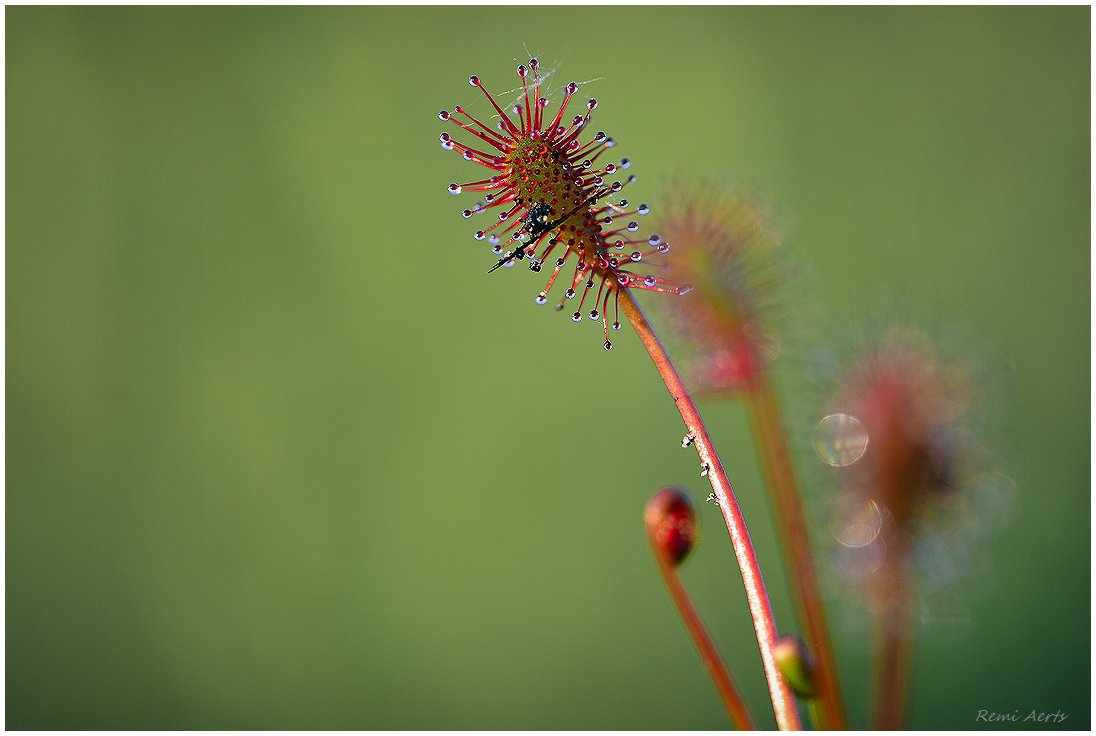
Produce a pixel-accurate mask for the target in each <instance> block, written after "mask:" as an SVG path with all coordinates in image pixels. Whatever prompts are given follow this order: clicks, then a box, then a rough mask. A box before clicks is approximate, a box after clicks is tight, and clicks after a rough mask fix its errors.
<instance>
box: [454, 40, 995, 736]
mask: <svg viewBox="0 0 1096 736" xmlns="http://www.w3.org/2000/svg"><path fill="white" fill-rule="evenodd" d="M516 71H517V76H518V78H519V80H520V91H519V93H518V96H517V99H516V101H514V102H513V103H512V104H511V103H509V102H508V101H504V102H502V103H500V101H499V99H500V97H501V96H500V95H492V93H491V92H490V91H489V90H488V88H487V82H486V81H485V80H483V79H481V78H480V77H479V76H477V75H473V76H470V77H469V78H468V83H469V84H470V85H471V86H472V87H473V88H475V89H476V90H478V91H479V92H480V93H482V96H483V98H484V99H485V100H486V103H487V105H488V106H489V111H488V113H487V114H486V115H480V116H477V115H473V114H472V113H470V112H467V111H466V110H465V108H464V107H463V106H459V105H458V106H455V107H453V108H452V109H451V110H442V111H441V112H440V113H439V115H438V117H439V118H440V119H441V120H442V121H443V122H445V123H449V124H450V125H452V126H455V128H451V129H449V130H445V131H443V132H442V133H441V134H440V136H439V138H440V141H441V146H442V148H443V149H445V150H447V151H453V152H455V153H457V154H458V155H460V156H461V157H463V158H464V159H465V160H466V161H468V162H470V163H472V164H475V165H476V166H477V167H478V168H479V171H480V172H481V176H483V175H484V174H486V176H484V178H475V179H472V180H470V181H466V182H463V183H457V182H453V183H450V184H449V185H448V187H447V188H448V191H449V193H450V194H453V195H469V194H471V195H474V196H477V197H479V198H480V201H478V202H475V203H474V204H471V205H469V206H468V207H467V208H465V209H464V210H463V211H462V213H461V214H462V215H463V217H465V218H466V219H471V220H476V221H477V222H479V223H481V224H480V226H479V228H478V229H477V230H475V231H474V233H473V235H474V238H475V239H476V240H477V241H486V242H487V243H488V244H489V245H490V250H491V258H492V259H493V261H491V262H488V261H485V265H490V268H486V269H485V271H486V272H487V273H494V272H495V271H498V270H500V269H510V268H513V267H514V266H516V265H519V264H522V265H527V266H528V268H529V270H531V271H533V272H543V271H547V273H548V276H547V280H546V281H545V282H543V287H542V288H541V290H540V291H538V292H537V293H536V294H535V296H534V298H533V300H532V301H534V302H535V303H536V304H538V305H546V304H547V303H548V302H550V301H552V302H554V304H555V309H556V310H557V311H566V312H568V313H570V317H571V319H572V320H573V321H574V322H582V321H583V320H584V319H586V318H589V319H590V320H593V321H595V322H599V323H600V325H601V327H602V332H603V336H604V348H605V349H606V350H609V349H611V348H612V346H613V343H612V340H611V339H610V332H611V331H615V330H620V329H621V327H622V323H621V319H622V316H621V315H623V318H624V319H625V320H626V321H627V322H628V323H630V324H631V326H632V329H634V330H635V333H636V335H637V336H638V337H639V339H640V341H641V342H642V344H643V346H644V347H645V348H646V350H647V352H648V353H649V355H650V357H651V360H652V362H653V363H654V366H655V369H656V370H657V371H658V373H659V375H660V376H661V378H662V379H663V381H664V383H665V385H666V389H667V390H668V391H669V394H670V398H671V399H672V400H673V402H674V405H675V406H676V407H677V409H678V411H679V412H680V414H681V419H682V421H683V422H684V435H683V437H682V441H681V444H682V447H685V448H692V449H693V450H694V451H695V452H696V453H697V455H698V460H699V474H700V475H701V476H702V477H704V478H706V479H707V481H708V483H710V485H711V492H710V494H709V495H708V497H707V501H708V502H710V503H714V504H716V505H717V506H718V508H719V510H720V512H721V513H722V515H723V518H724V521H725V523H726V527H727V532H728V534H729V535H730V539H731V542H732V546H733V549H734V558H735V563H736V564H737V567H738V570H739V573H740V574H741V580H742V586H743V592H744V594H745V603H746V606H747V608H748V610H749V614H750V617H751V619H752V621H753V628H754V633H755V635H756V642H757V650H758V653H759V660H760V666H761V669H762V671H763V672H764V676H765V681H766V683H767V686H768V693H769V699H770V704H769V705H770V707H771V708H772V712H773V714H774V716H775V718H776V723H777V726H778V727H779V728H780V729H782V730H797V729H801V728H802V727H803V725H804V718H803V714H804V713H805V714H806V715H807V719H806V721H807V723H808V724H809V725H812V726H813V727H814V728H818V729H826V730H840V729H845V728H848V725H849V724H848V720H847V716H846V706H845V697H846V695H845V694H843V692H842V689H841V686H840V683H839V677H838V669H837V664H836V662H837V657H838V653H837V652H835V651H834V646H833V643H832V641H831V637H830V633H829V626H830V624H829V622H828V618H827V613H826V610H825V605H824V599H825V596H824V595H823V592H822V589H821V584H820V581H819V575H818V571H817V568H818V565H817V562H816V560H815V559H814V545H813V544H812V536H813V535H814V533H815V531H814V530H813V529H812V528H811V524H810V522H809V521H808V519H809V515H808V514H807V513H806V511H805V507H804V500H803V499H804V492H803V488H802V487H801V481H800V479H799V478H798V477H797V475H796V472H795V469H794V463H793V461H792V457H791V450H790V443H789V441H788V437H787V432H786V429H785V422H784V419H783V416H782V410H781V406H780V400H779V397H778V395H777V391H776V388H775V386H774V383H773V381H772V380H771V378H770V375H769V368H770V365H771V364H772V362H773V360H775V359H776V358H777V356H778V354H779V350H778V349H776V348H775V347H774V346H775V345H779V341H780V335H779V322H780V320H779V319H778V318H776V317H775V313H776V311H777V309H778V307H777V305H778V303H779V294H780V292H781V289H782V288H784V287H785V286H786V285H785V281H786V277H787V274H788V269H787V267H786V265H787V264H786V263H785V262H784V259H783V256H782V254H781V253H780V249H779V244H780V242H779V237H778V236H777V235H776V234H775V230H774V228H773V227H772V225H771V222H770V220H769V217H768V215H767V214H766V213H765V211H764V210H763V209H762V208H760V207H758V206H757V205H756V203H755V202H754V201H753V200H752V199H751V198H750V197H747V196H744V195H742V194H740V193H738V192H736V191H734V190H733V189H731V188H728V187H725V186H722V185H720V184H718V183H712V182H710V181H707V182H705V181H702V180H699V179H698V180H697V181H689V180H687V179H686V180H683V181H680V182H678V183H677V184H675V185H674V186H673V187H671V188H670V189H669V190H668V191H667V193H666V196H665V204H664V207H665V212H664V213H663V215H662V216H661V217H659V218H658V221H659V222H660V223H661V224H662V225H663V226H664V227H665V230H664V232H663V233H662V234H661V235H659V234H656V233H651V234H647V235H645V234H643V232H642V230H643V228H642V227H641V225H640V221H639V219H638V218H640V217H642V216H645V215H648V214H649V213H651V212H652V206H651V205H649V204H647V203H640V204H633V203H631V202H630V201H629V200H628V199H626V198H625V195H626V189H627V188H628V186H629V185H630V184H632V183H634V182H635V181H636V177H635V175H634V174H632V173H631V169H632V162H631V160H630V159H628V158H620V159H617V158H613V157H612V156H611V155H610V151H611V149H614V148H615V147H616V140H615V139H614V138H613V137H611V136H609V135H607V134H606V133H605V132H604V131H600V130H596V126H595V125H594V124H593V123H594V118H593V112H594V110H595V109H596V108H597V106H598V102H597V100H595V99H592V98H591V99H588V100H586V101H585V102H579V101H578V100H579V98H578V95H579V93H580V86H579V84H577V83H575V82H571V83H569V84H567V85H565V86H564V87H563V88H562V90H561V91H560V94H559V97H558V101H553V100H552V99H551V98H550V95H549V92H548V90H547V85H545V84H544V81H543V80H542V77H541V73H540V64H539V63H538V61H537V59H535V58H534V59H530V60H529V62H528V64H521V65H519V66H518V67H517V70H516ZM504 105H505V106H506V107H505V109H504ZM639 293H647V294H649V295H650V297H651V300H652V302H651V303H652V306H653V307H654V308H656V309H660V310H664V311H665V312H666V313H667V314H668V315H669V319H668V321H669V323H670V324H672V325H673V335H672V340H671V342H672V343H674V344H678V345H680V346H682V348H683V349H684V350H685V351H686V354H687V355H688V358H689V360H688V365H689V371H688V378H687V379H686V378H684V377H683V376H682V373H681V372H679V371H678V369H677V368H676V367H675V364H674V362H673V360H672V359H671V357H670V354H669V353H668V352H667V350H666V348H665V347H664V345H663V342H662V340H661V339H660V338H659V336H658V335H656V333H655V331H654V329H653V327H652V324H651V322H650V321H649V320H648V319H647V317H646V316H645V314H644V312H643V310H642V309H641V308H640V305H639V302H638V301H637V298H636V297H637V294H639ZM835 380H836V382H837V383H836V386H835V388H834V389H833V393H832V396H831V398H830V399H829V403H828V405H827V408H826V411H825V414H824V415H823V416H820V418H819V420H818V424H817V427H816V428H815V434H816V438H817V441H816V447H817V449H818V454H819V457H820V459H821V460H822V461H824V462H825V463H826V464H827V465H828V466H829V467H832V468H834V469H835V470H837V471H840V472H839V476H838V477H839V480H840V483H839V485H840V487H841V490H840V491H839V492H838V493H839V496H838V498H839V500H840V504H839V507H840V508H841V509H844V510H845V511H847V518H839V519H837V520H836V521H835V523H836V524H837V525H838V527H839V528H840V529H841V530H842V531H841V533H840V534H839V535H837V538H838V541H839V542H840V543H841V545H843V547H844V549H845V552H846V553H848V554H849V555H852V556H853V557H855V558H856V565H849V566H847V568H846V569H850V570H856V571H857V572H858V574H857V575H856V576H854V577H855V579H854V581H853V583H852V585H853V587H855V588H857V589H859V590H861V591H862V593H863V595H862V601H863V603H864V606H865V610H866V611H867V613H868V615H869V616H870V617H871V619H872V622H873V623H872V632H873V633H872V641H873V644H872V652H873V654H872V658H873V675H872V678H873V679H872V681H873V683H874V685H873V692H872V693H871V694H870V698H871V711H872V724H871V725H872V726H873V727H876V728H880V729H897V728H901V727H902V726H903V725H904V724H905V719H906V712H907V703H908V698H909V672H910V668H911V656H912V647H913V644H914V641H915V639H914V637H913V629H914V625H913V624H914V614H913V612H914V610H915V605H914V602H915V600H916V597H917V593H918V591H917V570H916V565H915V564H914V563H913V558H914V556H915V552H916V550H917V549H918V544H919V540H920V539H921V538H922V537H924V536H925V535H926V534H929V533H930V532H931V530H932V529H933V527H934V526H936V525H940V524H943V523H945V522H946V519H947V517H948V516H949V514H950V515H954V513H955V511H954V508H953V507H954V506H955V505H956V499H957V498H961V497H962V494H963V490H964V488H966V487H969V486H970V485H971V484H972V483H973V482H974V481H973V480H972V479H973V478H976V477H978V476H977V473H976V471H975V470H974V469H973V464H972V463H970V462H968V461H969V459H970V458H971V457H972V455H973V454H974V453H973V450H972V448H973V447H974V446H975V445H977V444H978V442H977V440H976V439H975V438H973V437H972V436H971V434H970V433H969V431H966V430H965V429H964V428H963V426H962V422H963V418H964V415H965V414H966V413H967V411H968V410H969V408H970V403H971V401H972V400H974V398H975V397H976V394H975V393H974V392H973V391H970V390H967V389H969V386H968V385H967V384H966V383H964V375H963V370H962V367H961V366H960V365H959V364H957V363H952V362H948V361H947V360H945V359H943V358H941V357H940V356H939V355H938V353H937V351H936V349H935V348H934V346H933V344H932V339H931V338H930V337H928V336H927V335H925V334H924V333H921V332H918V331H916V330H912V329H907V328H904V327H902V326H899V325H895V326H893V327H892V328H891V329H890V330H889V331H888V332H887V333H886V334H885V335H884V336H883V337H882V338H880V341H879V342H878V343H877V344H875V345H871V346H868V347H867V348H865V350H864V352H863V353H862V354H861V355H858V356H853V357H852V358H851V359H850V361H849V363H848V365H846V366H844V367H843V368H842V369H841V371H840V372H839V373H838V374H837V378H835ZM695 391H702V392H703V393H704V394H706V395H725V396H729V397H732V398H734V399H736V400H739V401H741V402H743V403H744V405H745V407H746V409H747V411H748V414H749V416H750V420H751V426H752V429H753V433H754V438H755V445H756V447H757V449H758V455H759V461H760V464H761V466H762V469H763V471H764V479H765V482H766V486H767V490H768V493H769V502H770V506H771V511H772V513H773V515H774V517H775V518H776V520H777V522H778V523H777V528H778V536H779V541H780V543H781V547H782V550H783V561H784V563H785V564H786V566H787V568H788V572H789V574H788V580H789V584H790V587H791V595H792V599H793V601H794V604H795V610H796V619H797V620H796V622H795V624H794V625H793V624H791V623H786V624H785V625H784V626H779V625H778V624H777V621H776V619H775V617H774V615H773V609H772V606H771V604H770V600H769V592H768V589H767V588H766V583H765V578H764V575H763V571H762V569H761V565H760V564H759V562H758V556H757V553H756V551H755V549H754V546H753V544H752V542H751V537H750V529H749V526H748V523H747V519H746V518H745V517H744V515H743V512H742V509H741V507H740V505H739V503H738V500H737V499H736V496H735V492H734V489H733V488H732V485H731V480H730V477H731V475H733V472H734V469H733V468H728V467H727V466H725V464H724V462H723V461H722V460H721V457H720V454H719V452H718V450H717V448H716V447H715V445H714V444H713V441H712V438H711V436H710V434H709V432H708V429H707V427H706V426H705V423H704V420H703V418H702V417H701V414H700V411H699V409H698V407H697V404H696V402H695V401H694V398H693V395H694V392H695ZM644 518H645V524H646V528H647V533H648V537H649V540H650V544H651V548H652V551H653V553H654V557H655V560H656V562H657V564H658V567H659V570H660V571H661V574H662V577H663V580H664V582H665V584H666V587H667V590H668V591H669V593H670V596H671V598H672V600H673V602H674V604H675V606H676V607H677V610H678V612H679V614H680V616H681V619H682V622H683V624H684V625H685V627H686V629H687V631H688V633H689V635H690V637H691V638H692V639H693V642H694V643H695V645H696V648H697V651H698V653H699V655H700V657H701V660H702V662H703V663H704V666H705V667H706V669H707V671H708V673H709V675H710V676H711V679H712V682H713V684H714V686H715V688H716V690H717V692H718V694H719V696H720V698H721V699H722V701H723V703H724V705H725V707H726V710H727V713H728V716H729V718H730V719H731V722H732V723H733V724H734V725H735V726H736V727H737V728H741V729H751V728H755V721H754V719H753V716H752V715H751V709H750V705H749V704H747V703H746V702H744V700H743V698H742V696H741V694H740V692H739V689H738V687H737V686H736V684H735V681H734V678H733V676H732V674H731V672H732V669H733V671H737V672H741V671H743V670H744V669H745V668H747V667H750V666H755V664H756V663H753V662H735V663H732V664H733V667H728V666H727V665H726V664H725V663H724V662H723V661H722V659H721V657H720V655H719V653H718V651H717V650H716V647H715V645H714V643H713V641H712V638H711V636H710V635H709V634H708V632H707V630H706V628H705V625H704V623H703V621H702V620H701V617H700V615H699V613H698V611H697V610H696V607H695V606H694V604H693V603H692V601H691V600H690V598H689V596H688V593H687V592H686V590H685V587H684V585H683V583H682V581H681V580H680V578H679V577H678V576H677V572H676V571H677V567H678V566H679V565H680V564H681V563H682V561H683V560H684V559H685V558H686V557H687V556H688V554H689V552H690V550H691V549H692V548H693V547H694V545H695V543H696V541H697V521H696V518H695V510H694V508H693V505H692V502H691V501H690V499H689V497H688V494H687V493H686V492H685V491H684V490H683V489H681V488H676V487H669V488H663V489H661V490H659V491H658V492H657V493H656V494H655V495H654V496H653V498H652V499H651V501H650V503H649V504H648V506H647V509H646V513H645V517H644ZM857 696H859V695H857ZM801 711H802V713H801Z"/></svg>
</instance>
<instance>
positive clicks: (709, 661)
mask: <svg viewBox="0 0 1096 736" xmlns="http://www.w3.org/2000/svg"><path fill="white" fill-rule="evenodd" d="M651 546H652V547H653V548H654V553H655V558H656V559H657V560H658V569H659V570H660V571H661V572H662V579H663V580H665V581H666V588H667V589H669V591H670V597H671V598H673V600H674V605H676V606H677V611H678V613H679V614H680V615H681V620H682V621H683V622H684V623H685V629H686V630H687V631H688V632H689V636H691V637H692V638H693V643H694V644H696V649H697V651H698V652H699V653H700V658H701V659H702V660H704V666H705V667H707V668H708V674H709V675H710V676H711V678H712V682H714V683H715V687H716V690H718V691H719V697H720V699H721V700H722V701H723V707H725V708H726V709H727V714H728V715H730V717H731V722H732V723H734V724H735V726H736V727H737V728H738V729H739V730H741V731H753V730H755V729H756V728H757V726H756V725H755V724H754V722H753V718H751V717H750V711H749V710H748V709H747V708H746V703H745V701H744V700H742V695H741V694H740V693H739V692H738V689H737V688H736V687H735V685H734V680H732V679H731V676H730V674H729V673H728V672H727V668H726V667H725V666H724V665H723V660H722V659H720V657H719V653H718V652H717V651H716V649H715V645H714V644H712V639H711V637H710V636H708V632H707V630H706V629H705V628H704V622H703V621H701V620H700V615H699V614H697V612H696V608H695V607H693V604H692V601H690V600H689V594H688V593H687V592H686V591H685V586H684V585H682V583H681V578H680V576H678V574H677V566H676V565H675V564H674V563H673V561H672V560H670V559H669V557H668V556H667V555H666V554H665V553H662V552H660V551H659V548H658V544H657V542H656V541H655V540H654V539H653V538H652V539H651Z"/></svg>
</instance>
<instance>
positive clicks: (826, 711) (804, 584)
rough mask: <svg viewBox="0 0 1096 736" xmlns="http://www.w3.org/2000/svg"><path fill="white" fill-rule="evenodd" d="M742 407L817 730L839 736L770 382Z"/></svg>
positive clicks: (816, 590) (821, 614) (841, 717)
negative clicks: (799, 637)
mask: <svg viewBox="0 0 1096 736" xmlns="http://www.w3.org/2000/svg"><path fill="white" fill-rule="evenodd" d="M746 404H747V407H748V408H749V411H750V419H751V421H752V423H753V425H754V434H755V436H756V437H757V438H758V448H757V449H758V454H759V455H760V457H761V464H762V468H763V470H764V471H765V474H766V476H768V481H769V484H768V485H769V489H770V491H771V498H772V499H773V505H774V507H775V512H776V518H777V520H778V523H777V525H776V527H777V529H778V530H779V532H780V536H781V542H782V543H783V544H782V546H783V549H784V553H785V557H786V561H787V564H788V567H789V568H790V569H791V573H792V576H791V577H792V585H791V586H790V587H791V592H792V598H793V601H794V603H795V609H796V611H797V612H798V614H799V616H798V617H799V621H800V624H801V625H802V626H803V627H804V628H805V629H806V634H807V635H806V637H805V639H806V642H807V646H808V647H809V648H810V649H811V650H812V651H811V653H812V654H813V655H814V659H815V662H816V665H817V669H816V672H815V675H816V678H817V681H816V683H815V685H816V687H817V688H818V700H819V704H818V705H819V707H818V711H819V715H821V717H822V721H821V723H819V724H818V725H819V727H820V728H822V729H825V730H829V731H843V730H845V729H846V728H847V725H846V722H845V709H844V705H843V701H842V698H841V688H840V685H839V684H838V678H837V664H836V662H835V660H834V655H833V644H832V643H831V641H830V633H829V626H828V625H827V623H826V611H825V608H824V607H823V604H822V593H821V589H820V587H819V584H818V577H817V575H816V574H815V569H814V563H813V562H812V561H811V543H810V533H809V531H808V529H807V523H806V520H805V518H804V515H803V504H802V501H801V497H800V494H799V484H798V483H797V481H796V478H795V467H794V466H793V465H792V459H791V453H790V452H789V450H788V443H787V439H786V437H785V434H784V427H783V422H782V421H781V418H780V404H779V403H778V401H777V397H776V391H775V390H774V388H773V385H772V381H771V380H770V378H769V377H768V376H767V375H766V374H765V373H762V374H761V375H760V376H759V377H758V378H757V379H756V380H755V381H754V382H753V383H752V385H751V386H750V391H749V394H748V396H747V401H746Z"/></svg>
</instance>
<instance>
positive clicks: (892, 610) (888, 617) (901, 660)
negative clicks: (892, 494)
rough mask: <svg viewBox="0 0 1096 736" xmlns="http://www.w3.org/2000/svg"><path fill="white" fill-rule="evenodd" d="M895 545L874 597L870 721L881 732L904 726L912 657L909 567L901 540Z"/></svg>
mask: <svg viewBox="0 0 1096 736" xmlns="http://www.w3.org/2000/svg"><path fill="white" fill-rule="evenodd" d="M895 546H896V547H897V548H898V549H894V550H888V551H887V556H886V559H885V561H884V563H883V565H884V568H883V570H882V571H881V573H882V574H881V575H880V580H879V585H878V595H877V598H876V600H877V604H878V603H880V602H881V603H882V605H883V610H882V611H881V612H880V613H879V614H878V616H877V621H876V626H877V631H876V636H875V655H874V660H875V662H874V669H875V672H874V673H873V677H872V679H873V680H874V683H875V703H874V706H873V708H872V711H873V714H872V724H873V728H876V729H878V730H880V731H898V730H901V729H902V728H903V726H904V723H905V719H906V704H907V701H908V700H909V673H910V665H911V663H912V659H913V656H912V655H913V648H912V646H911V636H910V634H911V632H910V627H911V626H912V624H913V619H912V618H911V614H912V611H913V607H912V605H911V603H912V595H911V592H912V591H911V590H910V581H909V570H908V569H907V568H906V565H905V564H904V559H905V549H904V548H903V547H904V545H903V542H902V541H899V542H898V543H897V544H896V545H895Z"/></svg>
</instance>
